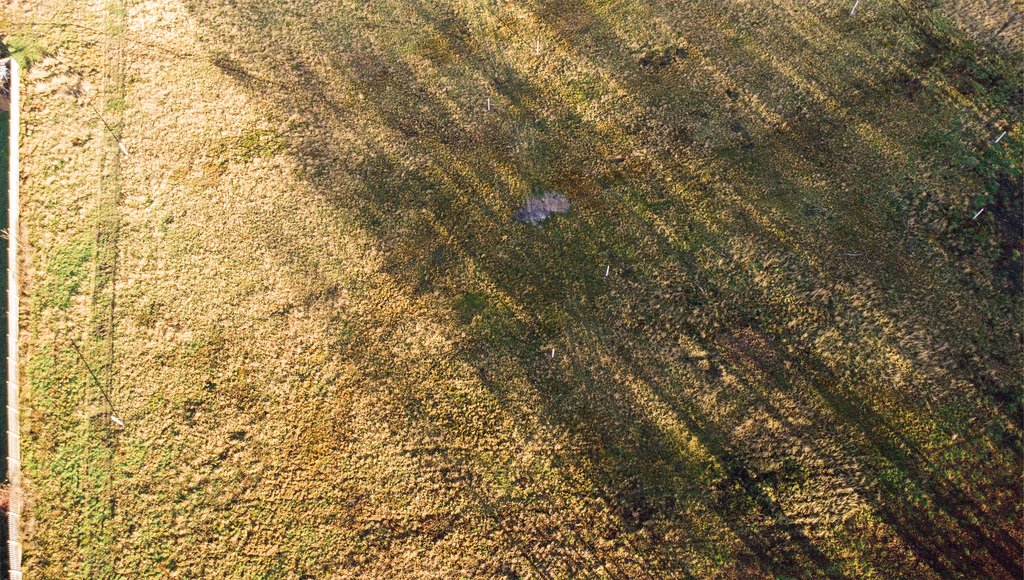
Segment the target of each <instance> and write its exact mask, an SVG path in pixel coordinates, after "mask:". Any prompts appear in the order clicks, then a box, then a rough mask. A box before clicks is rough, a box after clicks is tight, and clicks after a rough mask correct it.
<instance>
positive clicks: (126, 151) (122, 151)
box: [117, 141, 128, 157]
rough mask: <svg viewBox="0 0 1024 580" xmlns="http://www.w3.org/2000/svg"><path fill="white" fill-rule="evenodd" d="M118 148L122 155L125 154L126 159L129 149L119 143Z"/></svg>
mask: <svg viewBox="0 0 1024 580" xmlns="http://www.w3.org/2000/svg"><path fill="white" fill-rule="evenodd" d="M117 148H118V149H120V150H121V153H124V156H125V157H128V148H127V147H125V146H124V143H122V142H120V141H118V142H117Z"/></svg>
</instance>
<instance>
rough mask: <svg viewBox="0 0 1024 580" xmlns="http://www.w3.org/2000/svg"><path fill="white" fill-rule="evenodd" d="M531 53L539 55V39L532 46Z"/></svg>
mask: <svg viewBox="0 0 1024 580" xmlns="http://www.w3.org/2000/svg"><path fill="white" fill-rule="evenodd" d="M533 51H534V52H535V53H536V54H540V40H539V39H538V40H537V43H536V44H535V45H534V46H533Z"/></svg>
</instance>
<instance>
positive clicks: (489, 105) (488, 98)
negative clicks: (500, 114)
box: [487, 97, 491, 111]
mask: <svg viewBox="0 0 1024 580" xmlns="http://www.w3.org/2000/svg"><path fill="white" fill-rule="evenodd" d="M487 110H488V111H490V110H491V98H490V97H487Z"/></svg>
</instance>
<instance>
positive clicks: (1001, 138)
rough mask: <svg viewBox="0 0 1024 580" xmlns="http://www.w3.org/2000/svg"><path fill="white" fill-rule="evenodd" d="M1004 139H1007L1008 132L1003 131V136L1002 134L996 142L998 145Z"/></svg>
mask: <svg viewBox="0 0 1024 580" xmlns="http://www.w3.org/2000/svg"><path fill="white" fill-rule="evenodd" d="M1003 137H1006V131H1003V134H1002V135H1000V136H998V137H996V140H995V142H996V143H998V142H1000V141H1002V140H1003Z"/></svg>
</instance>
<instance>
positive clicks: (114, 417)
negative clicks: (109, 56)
mask: <svg viewBox="0 0 1024 580" xmlns="http://www.w3.org/2000/svg"><path fill="white" fill-rule="evenodd" d="M110 420H111V421H113V422H115V423H117V425H118V426H119V427H124V421H122V420H120V419H118V418H117V416H116V415H111V416H110Z"/></svg>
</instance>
